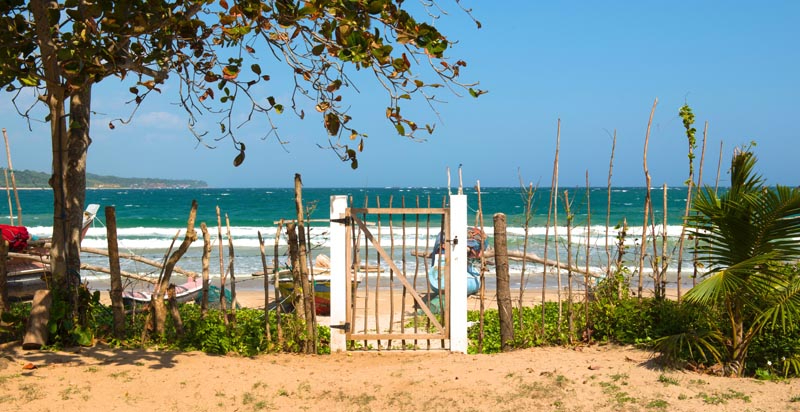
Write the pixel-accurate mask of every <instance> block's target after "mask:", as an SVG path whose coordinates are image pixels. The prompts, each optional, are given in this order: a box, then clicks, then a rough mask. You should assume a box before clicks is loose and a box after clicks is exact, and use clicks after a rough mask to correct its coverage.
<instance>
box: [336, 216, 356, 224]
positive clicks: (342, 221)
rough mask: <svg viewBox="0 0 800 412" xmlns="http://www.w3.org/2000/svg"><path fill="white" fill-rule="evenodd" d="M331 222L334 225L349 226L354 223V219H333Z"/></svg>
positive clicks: (346, 217)
mask: <svg viewBox="0 0 800 412" xmlns="http://www.w3.org/2000/svg"><path fill="white" fill-rule="evenodd" d="M331 222H332V223H341V224H343V225H348V226H349V225H350V224H351V223H353V218H352V217H350V216H345V217H343V218H341V219H331Z"/></svg>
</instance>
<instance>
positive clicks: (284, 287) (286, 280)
mask: <svg viewBox="0 0 800 412" xmlns="http://www.w3.org/2000/svg"><path fill="white" fill-rule="evenodd" d="M318 270H319V272H317V271H315V272H314V281H313V282H312V283H313V287H314V309H315V312H316V314H317V315H319V316H330V314H331V272H330V269H328V268H325V269H318ZM278 291H279V293H280V296H279V301H280V302H281V308H282V309H283V310H284V311H292V310H294V308H293V307H292V305H291V303H290V302H291V298H292V296H293V295H294V280H293V279H292V274H291V273H288V274H285V275H279V276H278Z"/></svg>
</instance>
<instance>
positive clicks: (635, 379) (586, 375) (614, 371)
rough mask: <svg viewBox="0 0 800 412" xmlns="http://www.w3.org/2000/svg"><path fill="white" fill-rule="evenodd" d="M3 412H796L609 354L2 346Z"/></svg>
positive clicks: (612, 349) (596, 349)
mask: <svg viewBox="0 0 800 412" xmlns="http://www.w3.org/2000/svg"><path fill="white" fill-rule="evenodd" d="M532 295H533V294H532ZM238 299H239V301H240V303H242V304H243V305H244V306H248V307H263V292H262V291H255V290H242V291H241V292H239V293H238ZM475 301H476V302H477V299H475ZM491 304H494V302H490V303H487V306H489V305H491ZM325 321H326V318H322V319H320V322H321V323H324V322H325ZM0 409H2V410H35V411H55V410H89V411H93V410H104V411H141V410H157V411H217V410H238V411H261V410H264V411H268V410H291V411H294V410H331V411H423V410H424V411H430V410H458V411H523V410H559V411H560V410H564V411H620V410H623V411H638V410H670V411H696V410H709V411H744V410H749V411H774V410H786V411H794V410H800V381H797V380H792V381H783V382H765V381H758V380H754V379H734V378H724V377H719V376H713V375H709V374H701V373H696V372H688V371H672V370H664V369H662V368H660V367H659V365H658V364H657V363H656V362H655V361H654V360H653V359H652V356H651V353H650V352H647V351H643V350H639V349H635V348H632V347H621V346H614V345H592V346H579V347H574V348H556V347H544V348H531V349H525V350H518V351H514V352H510V353H503V354H495V355H463V354H452V353H449V352H446V351H441V350H434V351H422V350H419V351H405V352H403V351H373V352H359V351H357V352H348V353H334V354H332V355H293V354H279V355H262V356H257V357H252V358H247V357H241V356H213V355H207V354H204V353H200V352H188V353H178V352H171V351H156V350H138V349H137V350H118V349H111V348H108V347H106V346H104V345H98V346H95V347H92V348H73V349H69V350H65V351H60V352H49V351H25V350H23V349H22V348H21V346H20V345H19V344H6V345H5V346H3V347H2V348H1V351H0Z"/></svg>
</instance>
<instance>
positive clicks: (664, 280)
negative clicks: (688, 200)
mask: <svg viewBox="0 0 800 412" xmlns="http://www.w3.org/2000/svg"><path fill="white" fill-rule="evenodd" d="M663 188H664V204H663V210H664V221H663V223H662V229H661V282H662V283H661V293H662V297H666V292H667V291H666V289H667V268H668V267H669V262H668V261H667V223H668V221H667V214H668V213H667V206H668V204H669V203H668V199H667V197H668V195H667V184H666V183H665V184H664V186H663Z"/></svg>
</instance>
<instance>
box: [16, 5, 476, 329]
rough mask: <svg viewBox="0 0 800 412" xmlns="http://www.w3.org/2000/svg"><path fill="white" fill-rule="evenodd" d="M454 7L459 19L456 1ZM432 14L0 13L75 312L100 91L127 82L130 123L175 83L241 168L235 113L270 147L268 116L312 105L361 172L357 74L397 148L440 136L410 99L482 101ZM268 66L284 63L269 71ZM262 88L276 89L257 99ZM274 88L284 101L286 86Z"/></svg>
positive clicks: (220, 8)
mask: <svg viewBox="0 0 800 412" xmlns="http://www.w3.org/2000/svg"><path fill="white" fill-rule="evenodd" d="M455 4H456V5H457V6H458V7H459V8H462V7H461V4H460V1H459V0H455ZM462 10H464V11H465V12H466V14H467V15H469V16H471V14H470V11H469V10H467V9H463V8H462ZM412 11H413V12H412ZM438 13H442V12H441V9H440V8H439V5H438V4H437V3H435V1H432V0H422V1H421V2H420V3H416V4H415V5H412V6H409V5H407V4H406V3H405V2H404V1H402V0H312V1H304V2H299V1H292V0H173V1H168V0H120V1H112V0H66V1H52V0H30V1H28V2H26V1H23V0H8V1H4V2H0V87H2V88H3V89H5V90H6V91H7V92H9V93H10V94H11V100H12V101H13V103H14V105H15V107H16V109H17V111H18V113H19V114H20V115H21V116H24V117H27V118H29V119H31V118H32V117H33V116H34V115H33V113H34V112H33V108H34V107H35V106H36V104H37V103H39V102H43V103H44V105H45V106H46V108H47V112H48V114H47V115H46V119H45V120H46V121H47V122H49V123H50V128H51V130H50V131H51V144H52V153H53V162H52V165H53V170H52V173H53V174H52V177H51V179H50V184H51V186H52V187H53V240H52V248H51V250H50V255H51V262H52V263H51V266H52V267H51V270H52V273H53V285H54V287H53V289H54V290H56V291H57V294H61V293H62V292H63V293H67V292H68V293H71V297H70V298H69V299H70V301H71V302H72V303H73V305H72V307H73V309H74V308H76V307H77V306H78V305H77V304H76V303H75V302H76V300H77V299H78V298H77V297H78V293H77V288H73V287H72V286H77V284H76V283H75V282H74V281H72V280H71V279H73V276H70V275H69V274H77V273H79V268H80V241H81V234H80V227H81V222H82V216H83V208H84V203H85V193H86V154H87V152H88V149H89V146H90V144H91V138H90V130H89V126H90V124H91V122H90V119H91V116H92V108H91V97H92V87H93V85H95V84H98V83H100V82H102V81H103V80H105V79H108V78H110V77H113V78H119V79H121V80H122V81H123V84H124V86H123V87H128V88H129V91H130V93H131V99H130V102H129V103H132V104H133V106H132V107H131V109H130V114H131V116H133V115H134V114H135V112H136V109H138V108H139V107H140V105H142V104H143V103H144V102H145V101H146V99H147V97H148V96H149V95H151V94H153V93H161V92H162V87H163V86H162V85H163V84H165V82H166V81H167V79H173V81H174V80H176V79H177V81H178V83H179V90H178V99H179V102H180V106H181V107H182V109H183V110H185V112H186V114H187V116H188V117H189V119H190V122H189V125H190V129H191V130H192V133H193V134H194V136H195V137H196V138H197V139H198V140H199V141H201V142H204V143H206V142H208V141H209V139H216V140H225V139H228V140H230V141H231V142H232V143H233V145H234V147H235V148H236V150H237V151H238V154H237V155H236V157H235V159H234V161H233V164H234V165H235V166H238V165H239V164H241V163H242V162H243V161H244V158H245V144H244V143H243V142H241V141H240V140H239V139H238V138H237V136H236V135H235V130H236V128H237V126H238V125H235V124H234V123H233V122H234V120H233V119H234V113H241V112H244V113H246V115H245V117H246V119H247V120H253V119H254V118H256V117H262V118H263V119H266V120H267V121H268V122H269V124H270V125H271V127H270V131H269V132H268V134H272V133H273V132H275V131H276V127H275V124H274V122H273V117H274V115H276V114H280V113H282V112H284V111H285V105H286V104H289V105H290V107H291V109H292V110H293V111H294V112H295V113H296V114H297V115H298V116H299V117H301V118H303V117H305V112H304V111H303V109H302V108H301V107H300V106H299V105H298V99H300V98H306V99H309V100H310V101H311V102H312V103H313V105H314V109H315V111H316V112H317V113H318V115H319V116H320V117H321V121H322V124H323V125H324V130H325V131H326V132H327V136H328V137H327V142H325V143H326V145H327V146H328V147H330V148H332V149H333V150H334V151H336V152H337V153H338V154H339V156H340V157H341V159H342V160H343V161H348V162H350V165H351V166H352V167H353V168H356V167H358V159H357V153H358V152H360V151H361V150H363V149H364V138H365V137H366V135H365V134H363V133H360V132H359V131H358V130H357V129H356V128H355V126H354V122H352V121H351V120H352V119H351V117H350V115H348V113H347V112H348V105H347V103H346V102H345V99H344V98H343V90H345V89H346V88H354V87H355V85H354V83H353V82H352V81H351V78H350V77H349V73H351V72H352V70H357V71H367V72H368V73H370V74H372V75H373V76H374V77H375V79H376V80H377V82H378V83H379V85H380V86H379V87H380V88H382V89H384V90H385V92H386V94H387V96H388V104H387V107H386V117H387V119H388V120H389V122H391V124H392V125H393V126H394V129H395V130H396V131H397V133H399V134H400V135H403V136H409V137H413V136H415V135H416V134H417V133H418V132H419V131H421V130H424V131H426V132H428V133H431V132H432V131H433V129H434V127H433V125H429V124H426V125H424V126H419V125H417V123H416V122H415V121H414V120H412V119H409V118H407V117H405V115H403V114H401V105H400V103H401V102H403V101H406V100H410V99H411V98H412V96H419V97H421V98H422V99H424V100H425V101H427V102H428V103H429V104H431V105H432V106H431V107H434V106H433V104H434V103H436V102H437V101H438V100H437V97H436V94H435V91H436V90H437V89H440V88H445V89H449V90H452V91H456V92H457V91H458V90H459V89H461V90H465V91H468V92H469V94H470V95H472V96H473V97H477V96H479V95H481V94H482V93H484V91H482V90H479V89H475V88H473V85H468V84H463V83H461V82H460V80H459V77H460V75H461V70H462V69H463V68H464V67H466V62H464V61H462V60H455V61H452V60H450V59H449V58H448V57H447V56H446V54H445V52H446V51H448V49H449V48H450V46H451V45H452V44H453V42H452V41H451V40H449V39H448V38H447V37H446V36H445V35H444V34H442V33H441V32H439V31H438V29H436V27H435V26H434V25H433V24H430V23H425V22H420V18H418V17H415V16H424V17H425V18H426V19H430V21H435V20H436V19H437V18H438V17H439V15H438ZM473 20H474V19H473ZM474 21H475V23H476V24H477V25H478V27H480V24H479V23H478V22H477V21H476V20H474ZM267 56H272V57H274V61H275V62H276V63H275V64H272V65H266V64H265V63H264V62H265V61H266V57H267ZM421 67H427V68H428V69H429V70H432V73H433V80H428V79H427V77H426V76H421V75H419V74H418V73H417V72H416V71H412V69H414V70H416V69H418V68H421ZM282 69H285V70H287V71H289V72H290V73H291V76H292V79H293V84H291V85H289V88H290V90H291V96H292V97H291V99H290V100H291V101H290V102H282V101H279V100H278V99H277V98H276V97H275V96H276V95H278V93H277V92H272V90H273V89H272V86H271V85H269V84H270V79H271V74H274V73H276V72H278V71H280V70H282ZM264 84H267V85H269V87H267V88H266V89H262V88H260V87H259V88H257V85H264ZM277 86H278V87H276V90H278V91H280V92H283V91H284V90H283V89H284V88H285V87H286V85H283V84H278V85H277ZM263 90H269V92H266V93H265V92H263ZM262 93H265V94H262ZM31 94H32V95H33V96H35V97H36V100H35V103H33V104H31V105H29V106H25V104H24V103H21V102H23V101H26V99H20V97H21V96H24V97H28V96H30V95H31ZM434 110H435V109H434ZM204 114H211V115H216V116H218V118H219V121H218V126H219V127H218V129H215V130H214V131H211V130H202V129H201V128H198V127H197V126H198V125H199V122H198V117H199V116H201V115H204ZM125 122H127V120H124V119H121V120H118V121H116V122H114V121H112V122H111V123H110V124H109V125H108V126H109V127H110V128H112V129H113V128H115V127H117V124H119V123H125ZM275 135H276V136H277V133H275ZM277 138H278V139H279V140H280V137H279V136H277ZM59 299H66V296H65V295H63V294H62V295H61V296H59ZM75 316H77V313H76V312H73V317H75Z"/></svg>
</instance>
